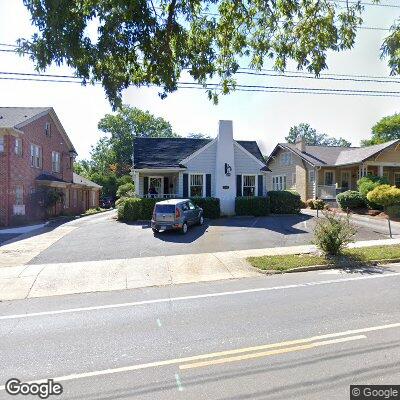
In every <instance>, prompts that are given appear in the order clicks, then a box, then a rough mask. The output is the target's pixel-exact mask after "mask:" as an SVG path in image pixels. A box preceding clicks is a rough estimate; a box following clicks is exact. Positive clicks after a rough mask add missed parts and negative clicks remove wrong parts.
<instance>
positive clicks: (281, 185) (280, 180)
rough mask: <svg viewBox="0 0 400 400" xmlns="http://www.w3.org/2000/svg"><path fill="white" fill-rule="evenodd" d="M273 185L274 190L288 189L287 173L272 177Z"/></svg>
mask: <svg viewBox="0 0 400 400" xmlns="http://www.w3.org/2000/svg"><path fill="white" fill-rule="evenodd" d="M272 186H273V189H274V190H286V175H279V176H274V177H272Z"/></svg>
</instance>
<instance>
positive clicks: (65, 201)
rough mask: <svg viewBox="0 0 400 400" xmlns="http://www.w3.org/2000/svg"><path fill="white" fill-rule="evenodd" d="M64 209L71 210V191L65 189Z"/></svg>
mask: <svg viewBox="0 0 400 400" xmlns="http://www.w3.org/2000/svg"><path fill="white" fill-rule="evenodd" d="M64 208H69V189H65V196H64Z"/></svg>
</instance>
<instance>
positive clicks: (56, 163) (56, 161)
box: [51, 151, 61, 173]
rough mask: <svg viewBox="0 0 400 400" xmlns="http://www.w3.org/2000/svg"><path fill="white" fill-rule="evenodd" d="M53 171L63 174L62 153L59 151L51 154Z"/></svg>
mask: <svg viewBox="0 0 400 400" xmlns="http://www.w3.org/2000/svg"><path fill="white" fill-rule="evenodd" d="M51 170H52V171H53V172H56V173H59V172H61V153H60V152H58V151H52V152H51Z"/></svg>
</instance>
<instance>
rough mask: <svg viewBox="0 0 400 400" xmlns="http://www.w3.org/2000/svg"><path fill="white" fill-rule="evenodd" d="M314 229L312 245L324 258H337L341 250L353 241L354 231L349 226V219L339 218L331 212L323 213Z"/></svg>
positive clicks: (351, 226)
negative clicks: (320, 251) (321, 252)
mask: <svg viewBox="0 0 400 400" xmlns="http://www.w3.org/2000/svg"><path fill="white" fill-rule="evenodd" d="M323 213H324V218H320V219H318V221H317V224H316V226H315V228H314V241H313V242H314V244H315V245H316V246H317V247H318V248H319V249H321V250H322V251H323V252H324V254H325V256H337V255H338V254H340V253H341V251H342V250H343V248H344V247H345V246H346V245H347V244H348V243H350V242H352V241H353V237H354V235H355V234H356V232H357V231H356V229H355V228H354V227H353V225H351V224H350V220H349V217H341V216H340V215H338V214H336V213H335V212H332V211H324V212H323Z"/></svg>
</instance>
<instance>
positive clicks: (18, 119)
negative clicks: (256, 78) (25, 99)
mask: <svg viewBox="0 0 400 400" xmlns="http://www.w3.org/2000/svg"><path fill="white" fill-rule="evenodd" d="M50 109H51V107H0V128H14V127H17V126H18V125H19V124H22V123H23V122H25V121H27V120H29V119H31V118H32V117H34V116H35V115H38V114H40V113H42V112H44V111H47V110H50Z"/></svg>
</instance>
